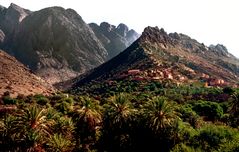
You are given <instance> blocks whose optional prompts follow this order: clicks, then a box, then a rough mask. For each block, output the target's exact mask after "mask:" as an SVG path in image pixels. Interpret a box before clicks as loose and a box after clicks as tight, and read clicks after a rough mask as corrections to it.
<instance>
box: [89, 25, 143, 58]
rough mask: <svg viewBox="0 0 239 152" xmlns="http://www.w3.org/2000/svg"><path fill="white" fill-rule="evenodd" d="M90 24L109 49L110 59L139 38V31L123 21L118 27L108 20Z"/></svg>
mask: <svg viewBox="0 0 239 152" xmlns="http://www.w3.org/2000/svg"><path fill="white" fill-rule="evenodd" d="M89 25H90V27H91V28H92V30H93V31H94V33H95V34H96V36H97V38H98V39H99V40H100V41H101V42H102V44H103V45H104V47H105V48H106V50H107V51H108V59H111V58H113V57H115V56H116V55H118V54H119V53H120V52H122V51H123V50H125V49H126V48H127V47H128V46H129V45H131V44H132V43H133V42H134V41H135V40H137V39H138V38H139V34H138V33H137V32H135V31H134V30H133V29H131V30H129V28H128V27H127V26H126V25H125V24H122V23H121V24H119V25H118V26H117V27H116V26H114V25H111V24H109V23H107V22H102V23H101V24H100V25H97V24H95V23H91V24H89Z"/></svg>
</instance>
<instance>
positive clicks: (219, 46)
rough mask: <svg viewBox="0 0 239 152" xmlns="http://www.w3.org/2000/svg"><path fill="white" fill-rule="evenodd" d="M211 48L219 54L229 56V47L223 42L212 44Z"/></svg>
mask: <svg viewBox="0 0 239 152" xmlns="http://www.w3.org/2000/svg"><path fill="white" fill-rule="evenodd" d="M209 49H210V50H212V51H214V52H215V53H217V54H219V55H224V56H227V55H228V54H229V52H228V50H227V48H226V47H225V46H224V45H222V44H217V45H210V46H209Z"/></svg>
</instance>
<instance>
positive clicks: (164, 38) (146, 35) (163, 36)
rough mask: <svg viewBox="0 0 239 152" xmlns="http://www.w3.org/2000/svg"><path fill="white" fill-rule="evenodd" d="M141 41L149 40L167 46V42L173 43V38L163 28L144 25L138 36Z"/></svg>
mask: <svg viewBox="0 0 239 152" xmlns="http://www.w3.org/2000/svg"><path fill="white" fill-rule="evenodd" d="M140 40H141V42H150V43H158V44H163V46H164V47H167V46H168V45H169V44H170V45H174V43H175V42H174V40H173V39H172V38H171V37H170V36H169V35H168V34H167V33H166V32H165V31H164V29H163V28H161V29H159V28H158V27H157V26H156V27H150V26H148V27H146V28H145V29H144V31H143V33H142V36H141V37H140Z"/></svg>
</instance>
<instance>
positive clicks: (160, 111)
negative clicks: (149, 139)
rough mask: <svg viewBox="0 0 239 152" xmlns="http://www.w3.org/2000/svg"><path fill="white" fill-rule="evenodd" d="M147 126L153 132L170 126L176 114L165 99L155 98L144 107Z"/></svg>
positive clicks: (173, 107) (171, 105) (172, 106)
mask: <svg viewBox="0 0 239 152" xmlns="http://www.w3.org/2000/svg"><path fill="white" fill-rule="evenodd" d="M144 113H145V114H146V117H147V118H146V119H147V120H148V122H147V124H148V125H149V127H150V128H151V129H152V130H153V131H155V132H159V131H161V130H163V129H165V128H166V127H167V126H170V125H171V124H172V122H173V120H175V119H176V118H178V113H177V112H176V111H175V106H174V105H173V104H171V103H169V102H168V101H167V99H166V98H165V97H155V98H153V99H152V100H151V101H149V102H148V103H147V104H146V105H145V106H144Z"/></svg>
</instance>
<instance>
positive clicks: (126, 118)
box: [101, 93, 137, 151]
mask: <svg viewBox="0 0 239 152" xmlns="http://www.w3.org/2000/svg"><path fill="white" fill-rule="evenodd" d="M129 99H130V98H129V96H128V95H127V94H123V93H121V94H118V95H115V96H113V97H111V98H110V100H109V104H106V105H104V106H105V113H104V119H103V126H102V141H101V142H102V145H103V146H104V147H105V148H106V149H108V151H127V150H126V149H127V148H129V145H130V140H131V136H130V132H131V129H132V121H133V120H134V119H133V118H134V116H135V114H136V112H137V111H136V110H135V109H134V107H133V105H132V103H131V102H130V100H129Z"/></svg>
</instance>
